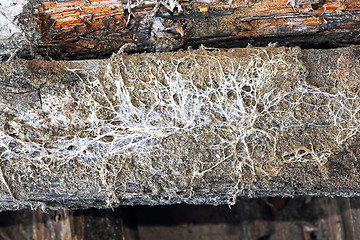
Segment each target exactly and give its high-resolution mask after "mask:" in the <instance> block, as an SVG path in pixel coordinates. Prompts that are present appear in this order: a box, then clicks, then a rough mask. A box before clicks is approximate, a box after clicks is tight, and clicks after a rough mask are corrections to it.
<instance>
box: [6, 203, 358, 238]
mask: <svg viewBox="0 0 360 240" xmlns="http://www.w3.org/2000/svg"><path fill="white" fill-rule="evenodd" d="M359 202H360V200H359V198H315V197H302V198H284V199H282V198H271V199H242V200H240V201H239V202H238V203H237V204H236V205H234V206H233V207H232V208H231V209H229V207H228V206H224V205H223V206H216V207H215V206H203V205H202V206H193V205H172V206H157V207H147V206H136V207H121V208H116V209H114V210H111V209H109V210H99V209H96V210H95V209H88V210H76V211H71V210H57V211H49V212H46V213H43V212H41V211H40V210H37V211H29V210H26V211H24V210H23V211H18V212H10V211H8V212H3V213H0V238H1V239H5V240H7V239H18V240H23V239H24V240H25V239H36V240H41V239H54V240H67V239H76V240H82V239H84V240H92V239H94V240H97V239H109V240H110V239H126V240H146V239H159V240H167V239H173V240H182V239H212V240H223V239H228V240H232V239H249V240H259V239H276V240H281V239H284V240H287V239H294V240H312V239H317V240H335V239H344V240H346V239H351V240H357V239H359V238H360V237H359V236H360V233H359V228H358V226H359V224H360V209H359ZM274 206H276V207H274Z"/></svg>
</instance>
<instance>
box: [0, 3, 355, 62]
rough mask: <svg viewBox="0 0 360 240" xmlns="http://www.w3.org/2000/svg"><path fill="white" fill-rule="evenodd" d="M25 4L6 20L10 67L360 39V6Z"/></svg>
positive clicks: (5, 40) (5, 12)
mask: <svg viewBox="0 0 360 240" xmlns="http://www.w3.org/2000/svg"><path fill="white" fill-rule="evenodd" d="M18 2H19V7H20V8H23V12H22V13H18V14H17V15H16V16H13V15H12V12H11V11H12V9H10V6H9V7H8V8H6V7H5V6H4V7H3V10H2V12H1V13H2V15H1V14H0V18H1V17H2V22H3V24H5V23H6V24H8V26H5V25H4V26H5V27H4V28H6V29H8V31H5V30H4V33H3V34H2V35H3V36H2V40H0V44H1V45H2V48H3V51H2V53H0V54H2V56H3V58H4V59H6V58H7V57H9V56H11V55H14V52H16V53H17V54H18V55H20V56H26V57H36V56H37V54H40V55H42V56H45V57H51V58H53V59H74V58H98V57H104V56H108V55H110V54H111V53H113V52H116V51H117V50H118V49H119V48H120V47H121V46H123V45H124V44H126V43H129V44H132V46H131V47H128V48H127V51H132V52H134V51H135V52H139V51H144V50H145V51H155V50H157V51H164V50H176V49H179V48H184V47H185V48H186V46H194V47H197V46H200V45H201V44H204V45H205V46H208V47H241V46H246V45H247V44H248V43H251V44H254V45H257V46H259V45H267V44H268V43H269V42H279V43H280V44H285V45H287V46H289V45H291V46H295V45H298V46H305V47H314V46H319V47H321V48H325V47H329V46H344V45H346V44H354V43H358V42H359V39H360V38H359V35H360V27H359V26H360V24H359V19H360V11H359V10H360V5H359V3H358V1H357V0H347V1H343V0H324V1H320V0H289V1H287V0H261V1H255V0H251V1H247V0H246V1H245V0H235V1H232V0H230V1H207V0H190V1H179V2H177V1H176V0H166V1H165V0H164V1H159V2H158V1H153V0H149V1H134V2H127V1H110V0H72V1H69V0H65V1H48V0H29V2H28V1H27V0H18ZM0 20H1V19H0ZM0 23H1V22H0ZM10 38H11V39H10ZM9 39H10V40H9Z"/></svg>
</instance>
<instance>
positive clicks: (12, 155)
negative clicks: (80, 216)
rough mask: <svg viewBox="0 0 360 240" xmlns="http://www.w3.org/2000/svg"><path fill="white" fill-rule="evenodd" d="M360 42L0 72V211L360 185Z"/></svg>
mask: <svg viewBox="0 0 360 240" xmlns="http://www.w3.org/2000/svg"><path fill="white" fill-rule="evenodd" d="M359 52H360V47H349V48H339V49H333V50H301V49H300V48H276V47H267V48H245V49H229V50H215V49H210V50H206V49H199V50H195V51H194V50H188V51H179V52H176V53H147V54H135V55H127V54H122V53H118V54H116V55H114V56H112V58H110V59H109V60H87V61H74V62H71V61H68V62H66V61H43V60H21V59H17V60H16V61H12V62H8V63H3V64H2V65H1V66H0V80H1V81H0V88H1V91H0V158H1V165H0V170H1V171H0V181H1V192H0V205H1V207H2V208H3V209H12V208H19V207H24V206H43V207H46V206H48V207H52V208H57V207H89V206H111V205H112V206H114V205H118V204H150V205H157V204H171V203H178V202H186V203H193V204H200V203H206V204H221V203H234V201H235V200H236V197H237V196H250V197H258V196H274V195H280V196H294V195H338V196H355V195H359V193H360V182H359V177H360V176H359V175H360V172H359V171H360V170H359V169H360V168H359V161H358V159H359V149H360V148H359V142H360V141H359V137H360V135H359V116H360V107H359V106H360V104H359V101H360V99H359V86H360V84H359V81H360V78H359V69H360V62H359Z"/></svg>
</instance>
